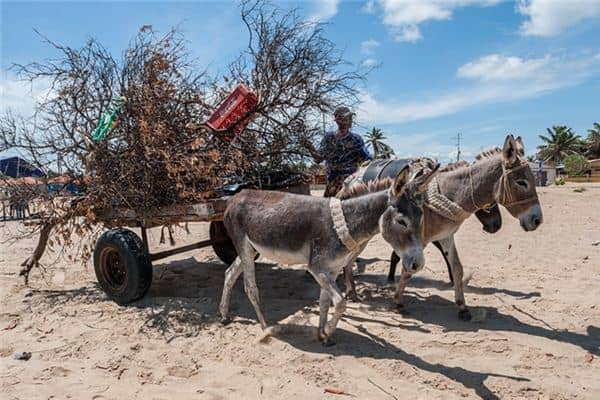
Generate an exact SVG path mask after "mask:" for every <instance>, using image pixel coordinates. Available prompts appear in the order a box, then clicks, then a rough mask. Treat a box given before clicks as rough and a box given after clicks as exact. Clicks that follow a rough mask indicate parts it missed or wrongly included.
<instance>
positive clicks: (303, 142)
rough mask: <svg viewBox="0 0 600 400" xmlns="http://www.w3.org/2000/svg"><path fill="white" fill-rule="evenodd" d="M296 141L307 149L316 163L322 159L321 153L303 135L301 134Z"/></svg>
mask: <svg viewBox="0 0 600 400" xmlns="http://www.w3.org/2000/svg"><path fill="white" fill-rule="evenodd" d="M298 143H299V144H300V146H302V147H304V148H305V149H306V150H308V152H309V153H310V155H311V157H312V158H314V159H315V162H316V163H317V164H319V163H320V162H321V161H323V157H321V154H320V153H319V151H318V150H317V149H316V148H315V146H314V145H313V144H312V143H311V141H310V140H308V139H307V138H306V137H305V136H301V137H300V139H299V140H298Z"/></svg>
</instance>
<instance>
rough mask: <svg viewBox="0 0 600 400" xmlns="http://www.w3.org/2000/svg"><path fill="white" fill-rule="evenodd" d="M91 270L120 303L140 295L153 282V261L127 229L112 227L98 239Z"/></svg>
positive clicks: (140, 242)
mask: <svg viewBox="0 0 600 400" xmlns="http://www.w3.org/2000/svg"><path fill="white" fill-rule="evenodd" d="M94 271H95V272H96V278H97V279H98V283H99V284H100V287H101V288H102V290H104V292H105V293H106V294H107V295H108V297H110V298H111V299H113V300H114V301H116V302H117V303H119V304H127V303H131V302H132V301H135V300H137V299H139V298H141V297H143V296H144V294H146V292H147V291H148V289H149V288H150V283H151V282H152V263H151V262H150V259H149V258H148V252H147V251H146V247H145V246H144V242H142V240H141V239H140V238H139V236H138V235H136V234H135V233H134V232H132V231H130V230H129V229H122V228H119V229H111V230H110V231H107V232H104V233H103V234H102V236H100V238H98V240H97V241H96V248H95V249H94Z"/></svg>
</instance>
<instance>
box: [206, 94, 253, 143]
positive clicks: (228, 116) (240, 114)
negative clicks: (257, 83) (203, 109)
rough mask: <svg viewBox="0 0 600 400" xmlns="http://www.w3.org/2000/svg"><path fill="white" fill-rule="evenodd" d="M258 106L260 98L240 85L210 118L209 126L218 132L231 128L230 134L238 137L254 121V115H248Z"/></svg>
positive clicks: (227, 137) (230, 137)
mask: <svg viewBox="0 0 600 400" xmlns="http://www.w3.org/2000/svg"><path fill="white" fill-rule="evenodd" d="M256 104H258V96H257V95H256V94H254V93H252V92H251V91H250V90H248V88H247V87H246V86H245V85H243V84H239V85H238V86H237V87H236V88H235V89H234V90H233V92H231V94H230V95H229V96H228V97H227V99H225V101H224V102H223V103H221V105H220V106H219V108H217V110H216V111H215V112H214V113H213V115H211V116H210V118H209V119H208V122H207V124H208V126H210V127H211V128H212V129H214V130H216V131H224V130H228V129H230V128H231V130H230V132H232V133H233V134H235V135H237V134H238V133H240V132H241V131H242V130H243V129H244V127H246V125H248V123H249V122H250V120H251V119H252V115H251V114H250V115H247V114H248V112H249V111H251V110H252V109H253V108H254V107H256ZM244 117H245V118H244ZM238 122H239V123H238ZM234 125H235V126H234ZM232 127H233V128H232ZM226 139H229V140H231V139H233V136H231V135H228V136H226Z"/></svg>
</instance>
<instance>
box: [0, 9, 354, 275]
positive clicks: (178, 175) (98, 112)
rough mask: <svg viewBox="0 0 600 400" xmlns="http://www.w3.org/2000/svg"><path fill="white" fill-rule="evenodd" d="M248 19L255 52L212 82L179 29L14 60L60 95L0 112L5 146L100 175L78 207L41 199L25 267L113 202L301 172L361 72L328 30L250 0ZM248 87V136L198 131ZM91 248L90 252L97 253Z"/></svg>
mask: <svg viewBox="0 0 600 400" xmlns="http://www.w3.org/2000/svg"><path fill="white" fill-rule="evenodd" d="M241 17H242V21H243V23H245V25H246V27H247V28H248V34H249V40H248V47H247V49H246V50H245V51H243V52H242V54H241V55H240V56H239V57H238V58H237V59H236V60H235V61H234V62H233V63H232V64H231V65H230V68H229V73H228V74H227V75H226V76H223V77H209V76H207V74H206V73H205V72H204V70H203V69H202V68H200V67H199V66H198V65H197V64H195V63H193V62H191V61H190V57H189V56H188V52H187V50H186V42H185V40H184V39H183V37H182V36H181V35H180V34H179V33H178V32H177V31H175V30H173V31H171V32H168V33H167V34H166V35H163V36H159V35H157V34H156V32H154V31H153V30H152V28H151V27H149V26H144V27H142V28H141V29H140V31H139V33H138V35H137V37H136V38H135V39H134V40H133V42H132V43H131V45H130V47H129V49H127V50H126V51H124V52H123V54H122V56H121V57H120V58H115V57H114V56H113V55H112V54H111V53H110V52H109V51H108V50H107V49H106V47H104V46H103V45H102V44H101V43H99V42H98V41H97V40H95V39H90V40H89V41H88V42H87V43H86V45H85V46H83V47H82V48H79V49H74V48H71V47H66V46H62V45H60V44H57V43H54V42H52V41H50V40H48V39H45V40H46V41H47V42H48V43H49V44H50V45H52V46H53V47H54V48H55V49H56V50H57V52H58V54H59V57H58V58H57V59H55V60H50V61H45V62H43V63H32V64H28V65H17V66H15V68H16V71H17V73H18V75H19V76H20V77H21V78H23V79H27V80H30V81H34V80H38V79H45V80H47V81H48V82H49V83H50V91H49V94H48V96H47V97H46V99H45V100H44V101H43V102H41V103H40V104H39V105H38V108H37V111H36V114H35V116H34V117H32V118H25V117H22V116H15V115H13V114H10V113H7V114H5V115H3V116H2V117H1V119H0V129H1V134H2V137H1V141H0V150H3V149H6V148H18V149H21V150H22V151H23V152H24V153H26V154H27V156H28V157H29V158H30V159H31V161H32V162H34V163H35V164H36V165H37V166H40V167H42V168H45V169H46V170H49V169H52V168H53V167H55V166H56V165H57V163H60V165H61V167H62V169H63V170H64V171H63V174H64V175H67V176H70V177H72V179H81V177H82V176H89V177H90V178H91V182H90V183H89V184H88V185H86V188H85V195H84V196H83V197H82V198H81V199H79V200H78V201H77V202H75V203H73V202H57V201H56V199H54V198H53V196H51V195H49V194H45V195H43V196H42V197H43V201H45V202H46V203H47V206H46V207H45V212H43V213H42V214H40V219H39V220H38V221H37V222H35V223H34V224H33V229H34V230H35V231H37V232H40V231H41V232H42V233H43V234H42V235H41V239H40V243H39V245H38V249H36V251H35V253H34V255H33V256H32V257H30V258H29V259H28V260H27V261H26V262H25V263H24V265H25V267H26V268H25V269H26V273H28V272H29V270H30V269H31V268H32V267H33V266H35V265H37V263H38V260H39V258H40V257H41V255H42V253H43V251H44V248H45V246H46V241H47V240H48V237H45V238H44V234H45V236H48V235H49V234H50V230H51V229H54V228H56V229H57V231H58V233H59V234H58V235H55V236H53V238H54V239H55V240H54V241H58V242H60V243H62V244H72V241H73V240H74V237H73V236H72V233H79V234H82V233H89V234H94V233H96V232H97V231H98V226H99V224H101V223H102V218H101V216H102V212H103V210H106V209H107V208H111V207H116V206H118V207H127V208H129V209H132V210H134V211H136V213H138V214H139V215H144V214H147V213H152V212H155V211H156V210H157V209H158V208H160V207H163V206H167V205H172V204H179V203H185V202H198V201H202V200H203V199H206V198H208V197H211V196H214V195H215V191H216V190H217V189H218V188H219V187H220V186H221V185H222V184H224V183H226V182H229V181H232V180H233V181H235V180H239V181H246V182H253V183H254V184H255V185H256V186H258V187H261V186H262V184H263V183H265V182H268V181H269V180H270V179H272V178H273V176H274V175H280V176H279V178H278V179H281V175H283V176H284V177H285V175H289V174H290V173H294V171H295V170H297V168H296V167H297V165H299V163H302V162H303V160H304V159H305V157H306V155H307V154H308V152H307V150H306V149H305V148H304V147H303V145H302V143H306V142H307V141H312V140H314V139H315V137H316V136H317V135H318V134H319V133H321V132H322V125H321V123H322V115H323V113H330V112H331V110H332V109H333V108H334V107H336V106H338V105H340V104H352V103H354V102H355V101H356V99H357V97H356V96H357V89H356V85H357V83H359V82H360V80H361V79H363V75H362V74H361V73H360V72H358V71H356V70H352V67H351V65H349V64H347V63H345V62H344V61H343V59H342V58H341V55H340V54H339V53H338V52H337V51H336V49H335V46H334V45H333V43H331V42H330V41H328V40H327V39H326V38H325V37H324V34H323V31H322V28H323V27H322V26H320V25H318V24H314V23H309V22H305V21H303V20H302V19H300V18H299V17H298V15H297V14H296V13H295V12H294V11H292V12H283V11H282V10H280V9H278V8H277V7H275V6H273V5H271V4H270V3H267V2H264V1H260V0H259V1H252V2H242V4H241ZM238 83H245V84H246V85H247V86H248V87H249V88H250V90H252V91H253V92H254V93H256V94H257V95H258V97H259V102H258V104H257V106H256V108H255V109H254V110H253V113H252V117H253V118H252V122H251V123H250V124H249V125H248V126H247V127H246V129H245V130H244V131H243V132H242V133H241V134H239V135H237V136H236V137H235V139H234V140H233V141H232V142H228V141H224V140H222V136H221V135H219V134H215V133H213V132H210V131H208V130H192V129H190V128H189V127H190V122H204V121H206V120H207V119H208V117H209V115H210V114H211V113H212V112H213V111H214V109H215V108H216V107H217V106H218V104H220V102H221V101H222V100H223V99H224V98H225V97H226V95H227V94H228V93H229V92H230V91H231V90H232V89H233V88H234V87H235V86H236V85H237V84H238ZM118 98H124V99H125V103H124V104H123V106H122V108H121V109H120V111H119V112H118V114H117V117H116V125H115V126H113V127H112V129H111V130H110V131H109V133H108V134H107V136H106V137H105V138H103V139H101V140H99V141H94V140H93V139H92V133H93V132H94V130H95V128H96V126H97V125H98V122H99V121H100V119H101V117H102V115H103V113H104V112H105V111H106V109H107V107H108V106H109V104H111V102H112V101H114V100H115V99H118ZM82 216H83V217H84V218H79V217H82ZM173 222H174V223H176V222H177V221H173ZM76 240H78V241H83V240H86V241H89V240H90V238H89V237H85V235H84V238H81V236H77V239H76ZM92 243H93V242H92ZM83 249H84V251H83V253H82V255H83V256H84V258H86V257H87V256H89V253H90V248H89V247H87V246H85V247H83Z"/></svg>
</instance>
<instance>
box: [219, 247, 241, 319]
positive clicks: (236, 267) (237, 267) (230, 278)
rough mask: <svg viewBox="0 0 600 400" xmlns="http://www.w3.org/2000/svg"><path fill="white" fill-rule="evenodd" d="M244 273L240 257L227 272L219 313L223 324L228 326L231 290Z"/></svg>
mask: <svg viewBox="0 0 600 400" xmlns="http://www.w3.org/2000/svg"><path fill="white" fill-rule="evenodd" d="M242 271H243V264H242V259H241V258H240V257H239V256H238V257H237V258H236V259H235V261H234V262H233V263H231V265H230V266H229V268H227V270H226V271H225V283H224V284H223V294H222V295H221V304H220V305H219V312H220V313H221V322H222V323H223V324H224V325H226V324H228V323H229V322H230V320H229V317H228V314H229V301H230V299H231V289H233V286H234V285H235V282H236V281H237V280H238V278H239V277H240V274H241V273H242Z"/></svg>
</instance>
